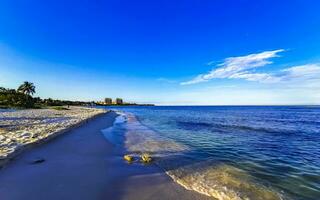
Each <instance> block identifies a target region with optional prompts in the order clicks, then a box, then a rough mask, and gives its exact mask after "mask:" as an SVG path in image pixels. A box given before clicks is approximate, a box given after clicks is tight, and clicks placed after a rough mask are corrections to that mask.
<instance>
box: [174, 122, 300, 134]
mask: <svg viewBox="0 0 320 200" xmlns="http://www.w3.org/2000/svg"><path fill="white" fill-rule="evenodd" d="M177 125H178V127H180V128H183V129H186V130H199V129H222V130H223V131H227V130H240V131H255V132H263V133H281V134H289V135H290V134H295V133H296V132H295V131H293V130H287V129H278V128H271V127H270V128H266V127H253V126H246V125H236V124H222V123H214V122H213V123H204V122H184V121H178V122H177Z"/></svg>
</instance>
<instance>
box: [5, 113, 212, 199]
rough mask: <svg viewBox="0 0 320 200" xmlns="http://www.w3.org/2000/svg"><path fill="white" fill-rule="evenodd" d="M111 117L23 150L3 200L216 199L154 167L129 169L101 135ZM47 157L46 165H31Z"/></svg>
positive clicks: (9, 171) (11, 167) (11, 166)
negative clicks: (187, 186) (182, 183)
mask: <svg viewBox="0 0 320 200" xmlns="http://www.w3.org/2000/svg"><path fill="white" fill-rule="evenodd" d="M116 116H117V115H116V113H115V112H112V111H111V112H108V113H106V114H103V115H100V116H99V117H95V118H94V119H92V120H90V121H89V123H86V124H83V125H82V126H79V127H76V128H74V129H72V130H69V131H68V133H67V134H63V135H61V136H60V137H56V138H54V139H52V140H48V142H47V143H46V144H45V145H38V146H36V147H34V148H32V149H30V150H28V151H24V152H23V153H21V154H20V155H19V156H17V157H16V158H15V159H13V160H12V162H9V163H8V164H7V166H6V167H4V168H2V169H1V170H0V182H1V183H2V184H1V186H0V196H1V197H2V198H3V199H5V200H6V199H10V200H20V199H24V198H26V197H28V199H34V200H38V199H39V200H40V199H44V198H45V199H49V200H51V199H52V200H53V199H62V200H63V199H83V200H87V199H88V200H89V199H90V200H91V199H97V200H100V199H110V198H111V199H131V200H141V199H159V200H160V199H172V200H174V199H186V200H192V199H199V200H207V199H211V198H209V197H206V196H204V195H201V194H198V193H196V192H194V191H189V190H186V189H185V188H183V187H182V186H180V185H179V184H177V183H175V182H174V181H173V180H172V179H171V178H170V177H169V176H168V175H167V174H165V172H164V171H163V170H162V169H161V168H160V167H158V166H157V165H155V164H150V165H143V164H141V163H139V164H128V163H127V162H125V161H124V160H123V158H122V157H123V154H122V153H123V152H121V151H118V149H117V148H115V146H114V145H112V143H110V142H109V141H108V140H106V139H105V138H104V136H103V134H102V132H101V130H103V129H106V128H108V127H111V126H112V125H113V121H114V120H115V117H116ZM37 158H43V159H44V162H41V163H30V161H32V160H34V159H37Z"/></svg>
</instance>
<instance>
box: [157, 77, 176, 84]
mask: <svg viewBox="0 0 320 200" xmlns="http://www.w3.org/2000/svg"><path fill="white" fill-rule="evenodd" d="M156 81H159V82H163V83H176V80H172V79H168V78H163V77H160V78H157V79H156Z"/></svg>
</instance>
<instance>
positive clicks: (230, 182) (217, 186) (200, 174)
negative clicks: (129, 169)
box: [166, 162, 282, 200]
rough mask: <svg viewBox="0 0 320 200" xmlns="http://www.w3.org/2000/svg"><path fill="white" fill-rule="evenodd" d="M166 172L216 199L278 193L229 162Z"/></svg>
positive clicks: (276, 198)
mask: <svg viewBox="0 0 320 200" xmlns="http://www.w3.org/2000/svg"><path fill="white" fill-rule="evenodd" d="M166 173H167V174H168V175H169V176H170V177H171V178H172V179H173V180H174V181H175V182H177V183H178V184H180V185H182V186H183V187H184V188H186V189H188V190H194V191H197V192H199V193H202V194H204V195H207V196H211V197H214V198H216V199H219V200H249V199H252V200H280V199H282V197H281V195H280V194H279V193H277V192H275V191H273V190H271V189H269V188H267V187H265V186H262V185H259V184H257V183H255V182H254V181H253V179H252V178H251V176H250V175H248V174H247V173H245V171H243V170H240V169H238V168H236V167H233V166H231V165H226V164H222V163H220V164H219V163H215V164H214V163H212V162H200V163H196V164H191V165H187V166H182V167H179V168H177V169H171V170H167V171H166Z"/></svg>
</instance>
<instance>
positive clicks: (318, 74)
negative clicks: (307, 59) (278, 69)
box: [282, 63, 320, 80]
mask: <svg viewBox="0 0 320 200" xmlns="http://www.w3.org/2000/svg"><path fill="white" fill-rule="evenodd" d="M282 72H283V73H284V74H283V75H282V80H293V79H301V78H302V79H305V80H306V79H307V80H314V79H319V80H320V64H319V63H316V64H306V65H299V66H294V67H290V68H287V69H284V70H282Z"/></svg>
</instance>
